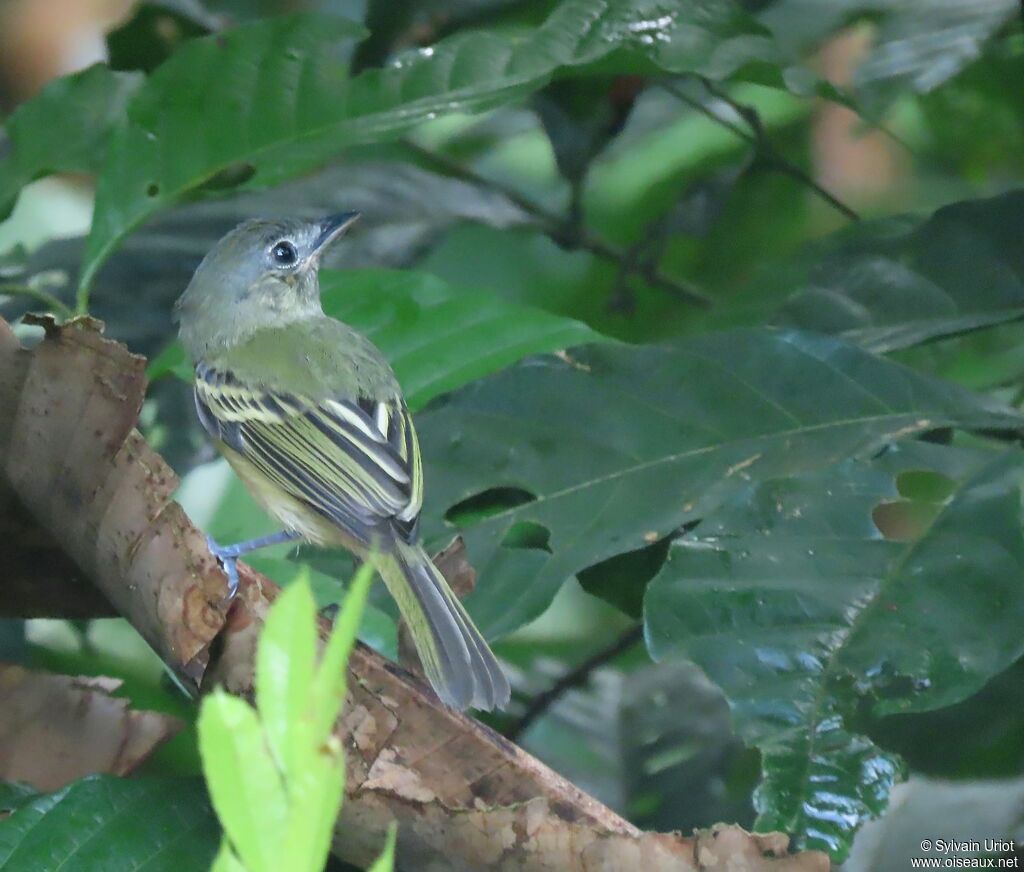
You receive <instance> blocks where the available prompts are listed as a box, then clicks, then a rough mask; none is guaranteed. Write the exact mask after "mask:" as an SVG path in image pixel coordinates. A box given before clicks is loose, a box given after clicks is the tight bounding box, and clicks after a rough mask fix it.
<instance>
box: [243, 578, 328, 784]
mask: <svg viewBox="0 0 1024 872" xmlns="http://www.w3.org/2000/svg"><path fill="white" fill-rule="evenodd" d="M306 575H308V570H307V571H306ZM297 581H298V583H293V584H290V585H289V586H288V587H287V588H286V589H285V591H284V592H283V593H282V594H281V595H280V596H279V597H278V598H277V602H275V603H274V606H273V608H271V609H270V612H269V613H268V614H267V620H266V623H265V625H264V627H263V633H262V635H261V636H260V644H259V650H258V652H257V654H256V704H257V707H258V708H259V714H260V719H261V720H262V722H263V729H264V731H265V732H266V736H267V741H268V743H269V744H270V749H271V751H272V753H273V755H274V759H275V760H276V761H277V764H278V766H279V767H280V769H281V770H282V771H283V772H285V773H286V774H287V773H289V772H290V771H291V770H292V769H293V767H294V765H295V758H296V755H298V754H299V753H301V746H302V744H303V743H305V744H306V745H312V746H314V747H315V746H316V745H317V744H318V743H319V741H321V740H320V739H318V738H317V737H310V736H308V735H304V734H305V733H307V732H308V723H309V722H308V717H309V711H310V702H311V700H310V690H311V688H312V682H313V670H314V666H315V662H316V643H317V633H316V605H315V603H314V602H313V594H312V593H311V591H310V589H309V584H308V582H307V581H306V580H304V579H298V580H297Z"/></svg>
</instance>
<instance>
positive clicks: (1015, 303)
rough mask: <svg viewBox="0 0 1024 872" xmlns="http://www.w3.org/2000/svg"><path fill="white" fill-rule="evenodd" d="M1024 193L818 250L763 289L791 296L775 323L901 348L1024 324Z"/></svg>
mask: <svg viewBox="0 0 1024 872" xmlns="http://www.w3.org/2000/svg"><path fill="white" fill-rule="evenodd" d="M1022 216H1024V191H1012V192H1010V193H1007V194H1003V195H1001V196H998V197H992V198H991V199H985V200H968V201H964V202H960V203H955V204H953V205H951V206H946V207H944V208H942V209H939V210H938V211H937V212H936V213H935V214H934V215H932V216H931V217H930V218H929V219H928V220H926V221H923V222H917V221H915V220H913V219H909V218H906V219H884V220H881V221H878V222H874V223H871V224H866V225H863V226H860V227H856V228H853V229H852V230H851V231H846V232H843V233H839V234H837V235H836V236H834V237H831V238H829V239H827V240H825V241H824V242H819V243H815V244H814V245H812V246H810V247H809V248H808V249H807V251H806V252H804V253H803V254H802V255H801V256H799V257H798V258H795V259H793V260H792V261H791V262H789V263H787V264H785V265H783V266H782V267H780V268H778V269H776V270H774V271H773V272H772V273H770V274H769V275H767V276H766V277H765V278H764V280H763V281H761V282H760V283H759V284H758V286H757V292H758V293H759V294H763V295H766V296H769V297H777V296H778V295H779V293H780V292H781V291H783V290H785V289H793V290H794V293H793V296H792V297H791V298H790V299H789V300H788V301H787V302H786V303H785V304H784V305H783V307H782V309H781V310H780V311H779V312H778V313H777V315H776V321H778V322H779V323H784V324H787V325H792V326H797V327H801V328H804V329H809V330H818V331H821V332H824V333H840V334H842V335H843V336H845V337H846V338H848V339H851V340H853V341H855V342H858V343H860V344H861V345H864V346H865V347H866V348H868V349H870V350H872V351H876V352H886V351H893V350H896V349H899V348H906V347H908V346H912V345H918V344H920V343H922V342H927V341H929V340H932V339H938V338H942V337H946V336H951V335H955V334H960V333H966V332H968V331H971V330H977V329H978V328H981V327H987V326H990V325H993V324H999V323H1003V322H1006V321H1013V320H1017V319H1020V318H1024V249H1022V248H1021V246H1020V244H1019V240H1020V238H1021V234H1022V233H1024V217H1022Z"/></svg>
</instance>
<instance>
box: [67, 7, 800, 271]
mask: <svg viewBox="0 0 1024 872" xmlns="http://www.w3.org/2000/svg"><path fill="white" fill-rule="evenodd" d="M361 33H362V31H361V28H358V27H357V26H356V25H353V24H351V23H348V24H345V23H341V22H339V20H338V19H335V18H328V17H324V16H316V15H293V16H287V17H276V18H273V19H270V20H267V21H262V22H256V23H253V24H251V25H243V26H241V27H238V28H236V29H235V30H233V31H230V32H227V33H224V34H218V35H216V36H213V37H205V38H200V39H196V40H193V41H192V42H190V43H189V44H187V45H185V46H183V47H182V48H181V49H180V50H179V51H178V52H176V53H175V55H174V56H172V57H171V58H170V59H169V60H168V61H167V62H166V63H164V64H163V65H162V66H161V67H159V68H158V69H157V70H156V72H155V73H154V74H153V76H152V77H151V78H150V79H149V80H148V81H147V83H146V85H145V87H144V88H143V89H142V90H141V91H140V93H139V94H138V96H137V98H136V99H135V100H133V101H132V102H131V104H130V106H129V107H128V113H127V123H126V124H125V125H124V127H123V128H122V129H120V130H119V132H118V135H117V136H116V137H115V139H114V141H113V142H112V143H111V147H110V149H109V153H108V155H107V161H106V165H105V170H104V173H103V175H102V178H101V180H100V184H99V188H98V190H97V199H96V210H95V216H94V219H93V226H92V232H91V234H90V238H89V243H88V247H87V251H86V255H85V261H84V266H83V271H82V276H81V287H82V289H83V291H84V290H85V289H87V288H88V287H89V286H90V285H91V284H92V281H93V278H94V276H95V274H96V271H97V270H98V268H99V266H100V264H101V263H102V261H103V260H104V259H105V258H106V257H107V256H108V255H109V253H110V252H111V250H112V249H113V248H114V246H116V245H117V244H118V242H119V241H120V240H121V239H122V238H123V237H124V236H125V235H126V234H127V233H128V232H130V231H131V230H132V229H133V228H134V227H136V226H138V225H139V224H140V223H141V222H142V221H144V220H145V219H146V218H147V217H149V216H150V215H152V214H154V213H155V212H157V211H159V210H160V209H162V208H165V207H166V206H167V205H169V204H171V203H174V202H177V201H178V200H180V199H181V198H182V197H183V196H184V195H186V194H188V193H190V192H194V191H196V190H197V189H200V188H203V187H206V188H210V187H211V185H213V186H216V187H224V186H227V185H230V186H234V185H236V184H238V183H240V181H243V180H244V181H246V182H247V183H248V184H249V185H250V186H264V187H265V186H269V185H272V184H274V183H276V182H279V181H281V180H282V179H283V178H286V177H288V176H291V175H294V174H296V173H298V172H301V171H303V170H308V169H311V168H312V167H314V166H317V165H320V164H323V163H324V162H326V161H327V160H329V159H331V158H333V157H334V156H335V155H336V154H337V153H338V151H339V150H340V149H342V148H344V147H346V146H351V145H355V144H361V143H374V142H382V141H386V140H389V139H395V138H396V137H398V136H400V135H402V134H403V133H406V132H407V131H409V130H410V129H411V128H412V127H413V126H415V125H416V124H418V123H420V122H422V121H424V120H427V119H430V118H433V117H435V116H436V115H438V114H441V113H452V112H479V111H482V110H484V109H489V108H493V107H495V106H498V105H501V104H504V103H508V102H510V101H512V100H514V99H517V98H519V97H521V96H523V95H524V94H526V93H528V92H530V91H532V90H536V89H537V88H539V87H541V86H543V85H544V84H545V83H546V82H547V81H549V80H550V78H551V77H552V76H553V75H555V74H556V73H557V72H558V71H560V70H563V69H568V68H573V67H580V66H584V65H591V64H594V63H596V62H598V61H601V60H603V59H610V66H611V68H610V69H609V70H606V71H618V72H652V71H662V72H672V73H684V72H697V73H700V74H702V75H706V76H709V77H711V78H713V79H721V78H725V77H729V76H732V75H734V74H735V73H737V72H739V71H741V70H743V69H745V68H750V67H752V65H753V66H755V67H757V69H758V71H759V72H760V73H761V74H764V73H765V70H766V69H767V70H769V71H771V70H776V69H777V67H776V66H773V64H774V65H777V64H778V62H779V54H778V51H777V49H776V46H775V43H774V41H773V40H772V39H771V37H770V35H769V33H768V31H767V30H765V29H764V28H763V27H761V26H760V25H759V24H757V23H756V22H755V21H754V20H753V19H752V18H750V17H749V16H747V15H746V14H745V13H743V11H742V10H741V9H740V7H739V6H738V4H736V3H735V2H733V0H714V2H711V3H702V4H700V5H699V6H689V5H687V6H681V7H680V6H675V5H669V6H667V5H666V4H665V2H664V0H563V2H562V3H561V4H559V5H558V6H557V7H556V8H555V10H554V12H552V14H551V15H550V17H549V18H548V19H547V20H546V21H545V22H544V23H543V24H542V25H541V27H539V28H537V29H535V30H533V31H515V32H511V33H510V32H489V31H486V30H481V31H475V32H467V33H460V34H455V35H453V36H450V37H448V38H446V39H443V40H441V41H440V42H439V43H437V44H436V45H434V46H431V47H428V48H424V49H417V50H413V51H409V52H406V53H405V54H403V55H401V56H399V57H398V58H397V59H396V60H395V61H394V63H392V64H391V65H390V66H388V67H386V68H383V69H370V70H366V71H364V72H363V73H361V74H360V75H358V76H356V77H355V78H352V79H349V78H347V77H346V73H345V70H344V68H343V67H342V66H341V65H340V64H338V63H337V62H336V60H335V59H334V58H335V56H336V52H337V48H338V42H339V41H340V40H347V41H348V43H347V45H348V46H349V47H351V42H352V41H353V40H354V39H356V38H358V36H360V35H361ZM758 64H760V66H757V65H758ZM762 78H763V75H762ZM775 78H776V79H778V75H776V76H775ZM799 78H800V77H799V76H789V77H787V81H789V82H790V84H791V85H793V86H795V87H799V86H802V85H806V83H805V82H800V81H798V80H799ZM199 131H201V132H202V135H197V134H198V132H199Z"/></svg>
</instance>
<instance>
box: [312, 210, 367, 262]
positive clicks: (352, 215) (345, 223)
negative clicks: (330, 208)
mask: <svg viewBox="0 0 1024 872" xmlns="http://www.w3.org/2000/svg"><path fill="white" fill-rule="evenodd" d="M358 220H359V213H358V212H339V213H338V214H337V215H328V216H327V217H326V218H324V220H323V221H321V222H320V235H319V236H318V237H317V238H316V243H315V244H314V246H313V253H314V254H320V253H321V252H322V251H323V250H324V249H325V248H326V247H327V246H328V245H330V244H331V243H332V242H334V240H335V239H337V238H338V237H339V236H341V235H342V234H343V233H344V232H345V231H346V230H348V229H349V227H351V226H352V225H353V224H355V223H356V221H358Z"/></svg>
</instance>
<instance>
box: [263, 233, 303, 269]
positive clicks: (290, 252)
mask: <svg viewBox="0 0 1024 872" xmlns="http://www.w3.org/2000/svg"><path fill="white" fill-rule="evenodd" d="M270 256H271V257H272V258H273V259H274V263H276V264H277V265H278V266H292V265H294V263H295V261H297V260H298V259H299V253H298V251H296V250H295V246H294V245H292V243H290V242H289V241H288V240H287V239H282V240H281V241H280V242H278V243H277V244H276V245H274V247H273V248H272V249H270Z"/></svg>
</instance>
